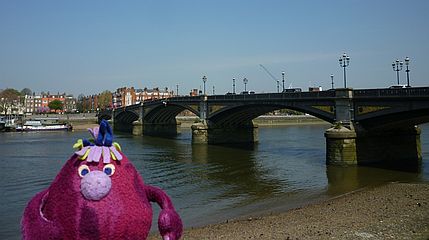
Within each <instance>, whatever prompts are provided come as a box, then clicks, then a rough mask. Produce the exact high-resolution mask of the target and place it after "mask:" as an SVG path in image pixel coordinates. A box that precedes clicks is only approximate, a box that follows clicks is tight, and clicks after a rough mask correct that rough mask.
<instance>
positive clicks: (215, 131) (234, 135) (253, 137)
mask: <svg viewBox="0 0 429 240" xmlns="http://www.w3.org/2000/svg"><path fill="white" fill-rule="evenodd" d="M191 128H192V143H208V144H224V143H228V144H243V143H254V142H257V141H258V126H257V125H255V124H250V125H244V126H237V127H216V126H210V125H208V124H207V123H204V122H200V123H195V124H193V125H192V127H191Z"/></svg>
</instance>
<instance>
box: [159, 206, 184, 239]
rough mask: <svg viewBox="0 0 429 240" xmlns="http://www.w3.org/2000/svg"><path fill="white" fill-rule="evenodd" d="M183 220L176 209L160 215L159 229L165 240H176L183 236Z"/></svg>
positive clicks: (162, 211)
mask: <svg viewBox="0 0 429 240" xmlns="http://www.w3.org/2000/svg"><path fill="white" fill-rule="evenodd" d="M182 228H183V226H182V220H180V217H179V214H177V212H176V211H174V209H167V210H166V209H164V210H161V212H160V213H159V218H158V229H159V233H160V234H161V236H162V238H163V239H164V240H176V239H179V238H180V236H181V235H182Z"/></svg>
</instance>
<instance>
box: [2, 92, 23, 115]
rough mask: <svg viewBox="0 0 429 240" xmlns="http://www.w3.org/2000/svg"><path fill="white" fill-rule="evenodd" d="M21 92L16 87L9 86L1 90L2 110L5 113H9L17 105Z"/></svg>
mask: <svg viewBox="0 0 429 240" xmlns="http://www.w3.org/2000/svg"><path fill="white" fill-rule="evenodd" d="M20 96H21V93H20V92H18V91H17V90H16V89H13V88H7V89H5V90H3V91H2V92H0V105H1V107H2V110H3V111H2V112H3V113H4V114H8V112H9V111H10V112H11V111H12V109H13V108H14V107H15V108H16V107H17V105H18V104H19V98H20Z"/></svg>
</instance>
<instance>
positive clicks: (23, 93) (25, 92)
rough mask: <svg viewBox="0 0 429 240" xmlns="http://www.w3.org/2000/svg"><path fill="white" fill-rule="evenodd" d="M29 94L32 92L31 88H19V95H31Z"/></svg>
mask: <svg viewBox="0 0 429 240" xmlns="http://www.w3.org/2000/svg"><path fill="white" fill-rule="evenodd" d="M31 94H33V91H31V89H29V88H24V89H22V90H21V96H25V95H31Z"/></svg>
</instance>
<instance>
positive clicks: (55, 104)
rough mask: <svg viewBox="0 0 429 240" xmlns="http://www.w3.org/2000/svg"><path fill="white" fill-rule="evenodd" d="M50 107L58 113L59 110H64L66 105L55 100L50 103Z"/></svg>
mask: <svg viewBox="0 0 429 240" xmlns="http://www.w3.org/2000/svg"><path fill="white" fill-rule="evenodd" d="M48 107H49V108H50V109H51V110H55V112H56V111H57V110H62V109H63V108H64V103H63V102H62V101H60V100H53V101H52V102H50V103H48Z"/></svg>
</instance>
